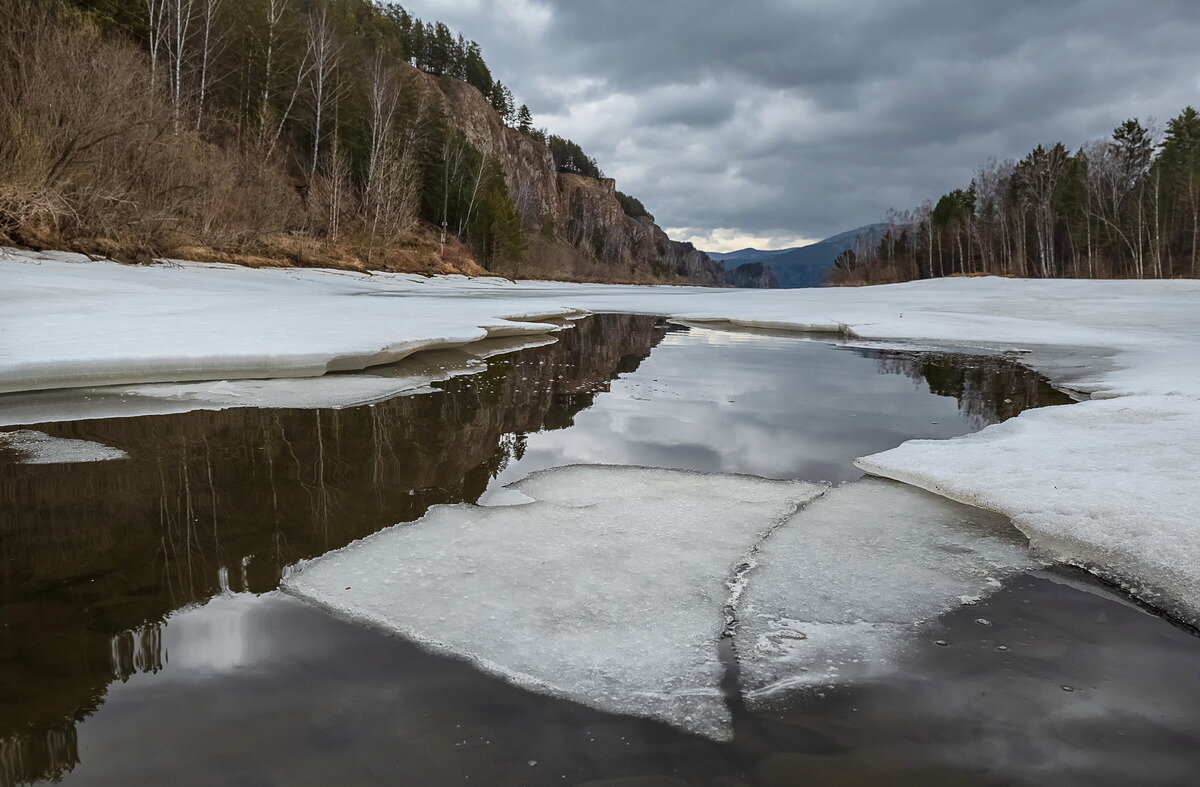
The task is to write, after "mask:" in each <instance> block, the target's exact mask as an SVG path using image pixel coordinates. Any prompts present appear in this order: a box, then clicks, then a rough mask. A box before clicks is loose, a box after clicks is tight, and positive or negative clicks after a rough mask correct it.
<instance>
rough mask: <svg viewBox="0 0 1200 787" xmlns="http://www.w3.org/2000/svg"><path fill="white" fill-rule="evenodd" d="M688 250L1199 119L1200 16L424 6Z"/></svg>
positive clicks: (677, 3)
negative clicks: (1043, 150) (991, 163)
mask: <svg viewBox="0 0 1200 787" xmlns="http://www.w3.org/2000/svg"><path fill="white" fill-rule="evenodd" d="M403 5H404V6H405V7H406V8H408V9H409V10H410V11H412V12H414V13H415V14H416V15H418V16H420V17H422V18H423V19H426V20H440V21H443V22H445V23H446V24H448V25H450V26H451V27H452V28H454V29H456V30H458V31H461V32H462V33H463V34H464V35H465V36H466V37H467V38H470V39H474V40H476V41H478V42H479V44H480V46H481V47H482V48H483V54H484V58H485V59H486V60H487V62H488V65H489V66H490V67H491V69H492V71H493V73H494V74H495V75H496V76H497V77H498V78H500V79H501V80H502V81H503V82H505V83H506V84H507V85H509V87H510V88H511V89H512V90H513V92H514V93H515V94H516V97H517V100H518V102H519V103H525V104H528V105H529V107H530V109H531V110H532V111H533V114H534V121H535V123H536V124H537V125H539V126H542V127H545V128H547V129H548V130H549V131H551V132H552V133H556V134H559V135H561V136H565V137H569V138H571V139H574V140H575V141H576V142H578V143H580V145H582V146H583V149H584V150H585V151H586V152H588V153H589V154H590V155H592V156H593V157H595V158H596V159H597V161H598V163H599V164H600V167H601V169H603V170H604V172H605V174H606V175H608V176H610V177H614V178H616V180H617V188H619V189H621V190H622V191H625V192H626V193H629V194H632V195H634V196H636V197H638V198H640V199H641V200H642V202H643V203H644V204H645V206H646V208H647V209H648V210H649V211H650V212H651V213H653V214H654V215H655V217H656V219H657V221H658V223H659V224H660V225H661V226H663V227H664V228H665V229H666V230H667V232H668V233H669V234H670V235H671V236H672V237H674V238H678V239H682V240H690V241H692V242H694V243H695V244H696V245H697V246H698V247H699V248H701V249H705V250H708V251H728V250H732V249H737V248H742V247H745V246H755V247H758V248H782V247H787V246H795V245H800V244H802V243H805V242H809V241H811V240H815V239H819V238H823V237H827V236H829V235H833V234H835V233H837V232H840V231H843V230H847V229H851V228H853V227H858V226H861V225H863V224H867V223H871V222H875V221H879V220H880V219H881V218H882V217H883V215H884V214H885V212H886V211H887V210H888V209H889V208H896V209H900V210H903V209H907V208H913V207H916V206H917V205H919V204H921V203H922V202H923V201H924V200H926V199H936V198H937V197H938V196H939V195H940V194H943V193H945V192H946V191H948V190H950V189H952V188H959V187H963V186H965V185H966V184H967V183H969V182H970V179H971V175H972V173H973V172H974V170H975V168H976V167H977V166H979V165H980V164H982V163H983V162H985V161H986V160H987V159H988V158H989V157H995V158H997V159H1001V160H1002V159H1005V158H1010V157H1012V158H1019V157H1021V156H1022V155H1024V154H1025V153H1027V152H1028V151H1029V150H1030V149H1031V148H1032V147H1033V146H1035V145H1037V144H1039V143H1053V142H1057V141H1062V142H1063V143H1065V144H1066V145H1068V147H1072V148H1074V147H1077V146H1078V145H1079V144H1080V143H1081V142H1083V141H1085V140H1088V139H1093V138H1098V137H1104V136H1107V135H1108V134H1109V133H1111V131H1112V129H1113V128H1114V127H1115V126H1116V125H1117V124H1118V123H1120V122H1121V121H1122V120H1124V119H1125V118H1127V117H1139V118H1141V119H1143V121H1145V120H1147V119H1150V118H1154V119H1157V121H1158V122H1159V123H1160V124H1161V123H1162V122H1164V121H1165V120H1167V119H1168V118H1170V117H1172V116H1174V115H1175V114H1177V113H1178V112H1179V110H1180V109H1182V108H1183V107H1184V106H1186V105H1188V104H1192V105H1200V43H1198V42H1200V0H1137V1H1136V2H1135V1H1134V0H986V2H983V1H980V0H922V1H918V0H841V1H840V2H832V1H831V0H773V1H772V0H736V2H735V1H733V0H724V1H722V2H718V1H716V0H407V2H404V3H403Z"/></svg>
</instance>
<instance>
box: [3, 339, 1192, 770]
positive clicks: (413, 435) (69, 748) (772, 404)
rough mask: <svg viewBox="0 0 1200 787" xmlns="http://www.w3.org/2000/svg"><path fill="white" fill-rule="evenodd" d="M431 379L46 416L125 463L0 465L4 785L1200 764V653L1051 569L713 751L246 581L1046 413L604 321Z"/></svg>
mask: <svg viewBox="0 0 1200 787" xmlns="http://www.w3.org/2000/svg"><path fill="white" fill-rule="evenodd" d="M438 387H439V389H440V390H438V391H437V392H435V393H429V394H420V395H413V396H407V397H401V398H397V399H393V400H391V401H388V402H384V403H381V404H378V405H375V406H369V407H357V408H349V409H344V410H267V409H232V410H224V411H217V412H193V413H185V414H174V415H165V416H147V417H141V418H110V419H105V420H93V421H78V422H71V423H60V424H42V425H39V426H38V427H37V428H38V429H40V430H42V431H45V432H47V433H49V434H52V435H56V436H63V437H77V438H83V439H88V440H95V441H98V442H102V443H105V444H108V445H113V446H116V447H119V448H121V449H124V450H125V451H127V452H128V453H129V454H130V457H131V458H130V459H129V460H124V461H113V462H101V463H93V464H77V465H41V466H30V465H23V464H19V463H17V462H16V459H17V457H15V456H14V455H12V454H11V453H10V454H7V455H4V456H0V779H2V780H6V781H32V780H38V779H47V778H55V777H61V778H64V779H67V780H71V779H75V780H79V781H82V782H88V783H97V782H99V783H106V782H123V783H127V782H130V781H133V782H154V781H165V782H171V783H213V782H235V783H263V784H270V783H330V782H339V783H378V782H381V781H387V782H397V781H399V782H407V783H448V782H454V783H459V782H463V781H468V782H471V781H474V782H483V783H504V784H519V783H555V784H562V783H581V782H586V781H589V780H598V779H633V778H648V777H654V778H658V779H682V780H684V781H688V782H697V783H763V784H774V783H780V784H782V783H795V782H796V781H798V780H803V779H805V778H806V777H808V778H814V779H816V780H817V781H820V782H828V781H835V780H838V779H843V780H849V781H856V780H858V781H861V780H865V779H868V778H886V779H889V780H892V781H897V780H899V781H905V780H912V781H920V782H925V783H927V782H928V781H930V780H934V779H947V780H952V781H969V782H980V781H983V782H991V781H1014V780H1017V781H1022V780H1024V781H1034V780H1039V779H1042V778H1049V777H1071V778H1078V779H1080V780H1083V779H1088V780H1093V781H1094V780H1099V781H1113V782H1116V781H1128V780H1129V779H1130V778H1137V777H1141V778H1143V779H1146V780H1153V781H1159V782H1163V781H1178V782H1180V783H1183V782H1185V781H1187V777H1189V776H1190V775H1191V774H1193V773H1194V772H1195V768H1196V767H1197V766H1198V765H1200V756H1198V755H1197V754H1196V752H1197V751H1198V750H1200V712H1196V711H1194V710H1193V709H1194V708H1196V707H1200V677H1198V676H1200V670H1197V666H1200V640H1197V638H1195V637H1193V636H1192V635H1191V634H1190V633H1188V632H1184V631H1181V630H1179V629H1177V628H1175V627H1173V626H1171V625H1170V624H1168V623H1166V622H1164V621H1163V620H1161V619H1160V618H1158V617H1157V616H1154V615H1152V614H1149V613H1147V612H1146V611H1144V610H1142V609H1140V608H1138V607H1136V606H1133V605H1130V604H1129V603H1127V602H1126V601H1125V600H1124V599H1123V597H1121V596H1120V595H1118V594H1114V593H1112V592H1110V591H1109V590H1108V589H1106V588H1104V587H1103V586H1101V585H1099V584H1098V583H1097V582H1095V581H1093V580H1091V579H1090V578H1089V577H1087V576H1085V575H1076V574H1074V573H1071V572H1066V571H1053V572H1039V573H1038V574H1037V575H1025V576H1022V577H1018V578H1017V579H1015V580H1013V581H1012V582H1010V583H1008V585H1007V586H1006V587H1005V588H1004V589H1003V590H1001V591H1000V592H998V593H997V594H995V595H994V596H992V597H991V598H990V599H989V600H988V601H986V602H984V603H983V604H981V605H979V606H977V607H969V608H965V609H964V611H961V614H960V613H959V612H956V613H952V614H951V615H948V616H946V618H944V619H943V620H941V621H938V622H937V623H936V624H934V625H932V626H931V627H930V633H929V643H930V644H929V646H928V647H927V648H924V649H922V648H917V649H916V650H915V652H914V653H912V654H910V655H909V656H908V657H906V658H908V660H909V661H910V662H911V663H905V664H904V665H903V667H904V668H903V669H901V670H897V672H896V674H895V675H893V676H890V677H889V678H887V679H886V680H880V681H877V682H872V683H865V684H855V685H852V686H847V687H844V688H842V689H838V690H835V691H831V692H826V693H824V694H825V696H817V695H815V694H809V695H803V696H796V697H793V698H791V699H790V700H787V701H784V702H782V703H781V704H780V705H779V706H778V707H776V708H773V709H771V710H770V711H769V712H767V711H764V712H759V713H757V714H750V713H748V712H742V713H739V714H738V716H737V719H736V724H737V737H736V739H735V740H734V742H733V743H731V744H714V743H712V742H710V741H707V740H703V739H699V738H696V737H693V736H689V735H686V734H683V733H680V732H678V731H675V730H673V729H670V728H668V727H665V726H663V725H661V724H657V723H655V722H651V721H645V720H638V719H629V718H624V717H618V716H612V715H608V714H604V713H600V712H597V711H593V710H589V709H587V708H582V707H580V706H577V705H574V704H572V703H569V702H564V701H560V700H555V699H551V698H547V697H543V696H540V695H536V694H532V693H529V692H526V691H523V690H521V689H517V688H515V687H512V686H509V685H507V684H505V683H503V682H502V681H499V680H497V679H495V678H491V677H488V676H486V675H483V674H480V673H478V672H477V671H475V670H474V669H472V668H471V667H469V666H467V665H466V664H463V663H460V662H457V661H455V660H452V659H447V658H443V657H439V656H434V655H431V654H429V653H426V652H424V651H422V650H420V649H419V648H417V647H415V646H413V645H411V644H409V643H407V642H405V641H403V640H401V639H399V638H394V637H389V636H387V635H384V634H382V633H380V632H377V631H375V630H372V629H368V628H363V627H359V626H356V625H353V624H349V623H346V622H343V621H340V620H337V619H335V618H333V617H330V616H329V615H328V614H326V613H325V612H323V611H320V610H317V609H314V608H311V607H309V606H307V605H305V604H303V603H301V602H298V601H296V600H294V599H291V598H289V597H286V596H283V595H281V594H280V593H279V592H278V591H277V590H276V588H277V586H278V583H279V579H280V576H281V574H282V572H284V571H285V570H286V569H287V567H288V566H289V565H292V564H294V563H295V562H296V561H297V560H300V559H303V558H308V557H313V556H316V555H320V554H322V553H324V552H326V551H328V550H330V549H335V548H338V547H341V546H343V545H345V544H347V543H349V542H350V541H352V540H354V539H357V538H360V537H362V536H364V535H367V534H369V533H372V532H375V531H377V530H379V529H381V528H383V527H386V526H389V525H391V524H394V523H396V522H403V521H410V520H413V519H416V518H418V517H420V516H421V515H422V513H423V512H424V511H425V510H426V509H427V508H428V507H429V506H430V505H432V504H435V503H445V502H459V501H471V500H474V499H476V498H477V497H478V496H479V495H480V494H481V493H482V492H483V491H485V490H486V489H487V488H489V486H495V485H498V484H501V483H505V482H508V481H511V480H515V479H516V478H520V477H522V476H523V475H525V474H527V473H529V472H531V471H533V470H536V469H540V468H544V467H551V466H555V465H561V464H570V463H579V462H585V463H622V464H642V465H654V466H663V467H680V468H690V469H696V470H704V471H724V472H745V473H754V474H758V475H765V476H773V477H798V478H808V479H817V480H828V481H832V482H840V481H844V480H849V479H852V478H856V477H858V475H859V472H858V471H857V470H856V469H855V468H854V467H853V466H852V465H851V463H850V459H851V458H853V457H855V456H860V455H863V454H867V453H871V452H874V451H878V450H882V449H886V448H889V447H892V446H894V445H896V444H898V443H900V442H902V441H904V440H906V439H909V438H912V437H949V436H953V435H957V434H963V433H966V432H969V431H973V430H975V429H978V428H980V427H982V426H983V425H986V424H987V423H991V422H994V421H997V420H1002V419H1003V418H1005V417H1008V416H1011V415H1013V414H1015V413H1017V412H1019V411H1020V410H1022V409H1024V408H1026V407H1031V406H1038V405H1044V404H1059V403H1063V402H1065V401H1067V399H1066V397H1064V396H1063V395H1062V394H1059V393H1057V392H1055V391H1054V390H1053V389H1051V388H1050V387H1049V386H1047V385H1046V384H1045V382H1044V381H1042V380H1041V379H1040V378H1038V377H1037V375H1035V374H1033V373H1031V372H1029V371H1028V370H1025V369H1023V368H1021V367H1019V366H1017V365H1014V364H1012V363H1011V362H1008V361H1005V360H1002V359H994V358H993V359H988V358H965V357H961V356H937V355H913V354H897V353H882V352H877V351H872V352H868V351H861V350H847V349H840V348H835V347H833V346H830V345H827V344H822V343H817V342H811V341H807V340H805V339H803V338H801V337H790V336H769V335H754V334H746V333H737V332H725V331H716V330H706V329H691V330H687V329H681V328H679V327H668V326H667V325H666V324H665V323H663V322H661V321H658V320H655V319H653V318H647V317H630V316H601V317H597V318H591V319H588V320H585V321H583V322H581V323H580V324H579V325H578V326H577V327H575V328H573V329H571V330H567V331H564V332H563V333H561V334H559V341H558V342H557V343H555V344H553V345H549V346H545V347H540V348H535V349H528V350H523V351H520V352H518V353H515V354H512V355H507V356H501V357H497V358H492V359H489V361H488V368H487V370H486V371H484V372H482V373H480V374H477V375H473V376H469V377H459V378H455V379H453V380H450V381H447V382H446V383H442V384H439V386H438ZM3 402H4V400H3V398H0V407H2V406H3ZM985 608H986V609H985ZM979 617H987V618H989V619H990V620H991V621H992V623H993V625H991V626H987V627H983V626H980V625H978V624H976V623H975V622H974V621H975V619H976V618H979ZM939 639H940V640H944V641H948V642H949V643H950V644H949V645H948V646H944V647H943V646H935V645H933V644H932V643H933V642H934V641H935V640H939ZM1000 645H1004V647H1005V648H1006V649H1005V650H999V649H998V647H999V646H1000ZM1064 685H1066V686H1068V687H1069V688H1071V689H1072V690H1071V691H1065V690H1064V689H1063V688H1062V686H1064ZM631 783H632V782H631ZM638 783H658V782H638ZM661 783H673V782H661Z"/></svg>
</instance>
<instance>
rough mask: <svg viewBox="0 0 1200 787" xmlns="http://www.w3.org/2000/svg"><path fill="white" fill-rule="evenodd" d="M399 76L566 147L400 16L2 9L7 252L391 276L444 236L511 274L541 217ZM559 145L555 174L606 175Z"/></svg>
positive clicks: (175, 0)
mask: <svg viewBox="0 0 1200 787" xmlns="http://www.w3.org/2000/svg"><path fill="white" fill-rule="evenodd" d="M406 64H409V65H413V66H416V67H417V68H419V69H421V70H423V71H426V72H428V73H431V74H435V75H439V76H443V77H450V78H455V79H460V80H462V81H464V82H466V83H467V84H469V85H472V86H473V87H475V88H476V89H478V90H479V91H480V93H481V94H482V95H483V96H484V98H485V99H486V100H487V101H488V102H489V103H490V105H491V106H492V107H493V108H494V109H495V110H496V111H497V112H498V113H499V114H500V115H501V117H503V118H504V120H505V122H506V123H507V124H509V125H510V126H513V127H515V128H518V129H519V130H521V131H523V132H525V133H527V134H530V135H532V136H534V137H536V138H540V139H543V140H544V141H547V142H549V143H550V144H551V146H552V148H553V147H554V144H556V143H555V140H558V139H559V138H557V137H552V136H550V137H548V135H547V134H546V133H545V132H544V131H541V130H537V129H535V128H534V127H533V119H532V115H531V113H530V112H529V110H528V107H525V106H523V105H522V106H516V101H515V99H514V97H513V94H512V92H511V90H510V89H509V88H508V87H507V86H505V85H504V84H502V83H501V82H500V81H499V80H497V79H495V78H494V77H493V75H492V72H491V70H490V69H489V67H488V65H487V63H486V62H485V60H484V57H483V55H482V53H481V51H480V47H479V45H478V44H477V43H476V42H474V41H469V40H467V39H465V38H464V37H463V36H461V35H456V34H453V33H452V32H451V31H450V30H449V28H448V27H446V25H444V24H442V23H440V22H426V21H422V20H420V19H418V18H416V17H415V16H413V15H411V14H410V13H408V12H407V11H406V10H405V9H403V8H401V7H400V6H397V5H394V4H388V3H373V2H370V0H0V238H7V239H8V240H9V241H10V242H18V243H25V244H27V245H45V244H50V243H63V242H68V245H70V244H74V245H77V246H88V247H91V248H94V249H95V250H96V251H99V252H101V253H106V252H107V251H108V250H107V249H106V248H105V246H106V245H107V246H110V247H112V248H113V250H120V249H134V250H143V251H145V252H146V253H148V254H153V253H156V252H159V251H164V250H166V249H169V248H179V247H193V246H198V247H208V248H210V249H222V250H226V251H229V252H231V253H237V254H242V255H243V256H244V255H247V254H249V255H255V254H266V255H268V256H278V255H279V254H283V255H284V256H291V257H293V258H295V259H296V260H297V261H301V262H303V261H305V260H302V259H300V258H302V257H305V258H312V259H307V261H309V262H313V263H317V262H326V263H327V262H328V261H329V260H328V259H324V258H322V257H321V254H318V253H317V251H316V246H318V245H323V246H325V247H330V246H333V247H337V248H339V249H340V250H341V252H345V253H349V254H352V255H356V256H358V257H359V258H361V259H362V260H364V261H365V262H366V263H367V264H368V265H371V266H372V267H379V266H381V265H382V266H383V267H387V265H388V264H389V258H396V257H397V255H399V256H400V257H403V254H404V251H403V247H404V246H405V245H406V244H407V245H412V243H417V242H418V241H419V238H418V236H419V235H420V234H421V232H422V231H421V227H428V226H429V225H432V226H433V227H435V228H437V229H438V230H440V232H435V235H436V236H437V242H438V244H439V245H440V246H441V247H442V249H443V250H445V248H446V247H447V246H448V245H449V246H453V245H454V244H455V243H456V242H462V243H465V244H468V245H469V246H470V247H472V248H473V249H474V251H475V253H476V255H477V256H478V257H479V258H480V259H482V260H483V261H485V262H486V261H489V260H493V259H513V258H519V257H520V256H521V254H523V251H524V248H525V246H526V238H525V231H526V230H525V228H526V226H533V225H534V224H535V221H534V217H523V216H521V215H520V213H519V210H518V206H517V205H516V204H515V202H514V200H513V198H512V196H511V195H510V194H509V193H508V189H507V187H506V185H505V179H504V173H503V170H502V167H501V165H500V162H499V161H497V160H495V159H494V158H492V157H491V156H489V155H487V154H485V153H484V152H482V151H480V150H478V149H477V148H475V147H474V146H473V145H472V144H471V143H470V142H469V141H468V140H467V139H466V137H465V136H464V135H463V134H462V133H461V132H460V131H458V130H457V129H455V128H454V126H453V124H452V123H451V122H450V119H449V118H447V117H446V116H445V114H444V111H443V109H442V107H441V104H440V102H439V101H438V100H437V99H436V97H435V96H434V95H431V91H430V90H428V89H427V88H425V87H423V86H422V84H421V80H420V79H418V78H417V75H416V74H414V72H413V71H412V70H411V69H408V68H406ZM562 142H564V143H567V146H568V147H569V148H570V149H571V151H572V152H571V155H570V156H568V157H566V158H563V159H561V160H560V158H559V156H558V155H556V156H555V159H556V164H557V165H558V166H559V168H560V169H563V170H564V171H583V172H584V174H592V173H591V171H590V170H594V174H596V175H598V174H599V170H598V169H597V168H596V167H595V162H594V160H591V159H589V158H587V157H586V156H584V155H583V153H582V151H581V150H579V149H578V146H577V145H574V143H570V142H569V140H562ZM581 162H582V163H581ZM589 166H590V170H589ZM326 256H328V255H326ZM393 261H395V260H393Z"/></svg>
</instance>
